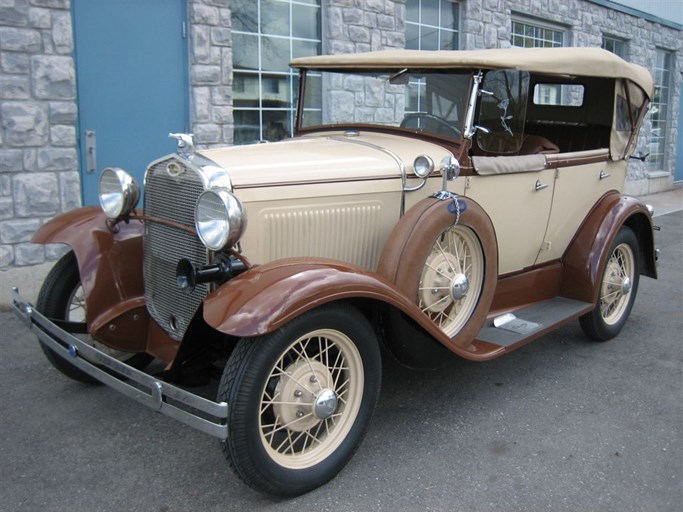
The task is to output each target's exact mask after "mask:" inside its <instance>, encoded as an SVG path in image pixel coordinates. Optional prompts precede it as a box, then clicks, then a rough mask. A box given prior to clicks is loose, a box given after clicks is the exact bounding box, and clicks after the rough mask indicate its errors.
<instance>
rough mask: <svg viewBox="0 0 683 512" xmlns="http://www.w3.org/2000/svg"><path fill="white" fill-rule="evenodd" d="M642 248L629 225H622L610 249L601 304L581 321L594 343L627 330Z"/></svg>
mask: <svg viewBox="0 0 683 512" xmlns="http://www.w3.org/2000/svg"><path fill="white" fill-rule="evenodd" d="M639 279H640V246H639V244H638V239H637V238H636V235H635V234H634V233H633V231H632V230H631V228H629V227H628V226H622V228H621V230H619V233H617V236H616V238H615V239H614V242H612V246H611V247H610V250H609V257H608V259H607V263H606V265H605V270H604V272H603V274H602V279H601V281H600V292H599V296H598V303H597V304H596V306H595V309H593V311H591V312H590V313H586V314H585V315H583V316H581V317H580V318H579V323H580V324H581V328H582V329H583V332H584V333H585V334H586V336H588V337H589V338H590V339H592V340H594V341H607V340H610V339H612V338H614V337H615V336H616V335H617V334H619V332H620V331H621V329H622V328H623V327H624V324H625V323H626V320H627V319H628V316H629V315H630V314H631V308H633V303H634V302H635V300H636V294H637V293H638V282H639Z"/></svg>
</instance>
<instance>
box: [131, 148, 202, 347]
mask: <svg viewBox="0 0 683 512" xmlns="http://www.w3.org/2000/svg"><path fill="white" fill-rule="evenodd" d="M172 161H173V162H174V163H176V164H179V165H180V168H181V169H182V172H180V173H179V174H178V175H177V176H172V175H171V174H170V173H169V172H168V170H167V168H168V164H169V163H170V162H172ZM174 171H176V172H177V168H175V169H174ZM174 174H175V173H174ZM203 191H204V185H203V182H202V180H201V178H200V177H199V176H198V175H197V173H196V172H195V171H194V170H193V169H191V168H190V167H188V166H186V165H184V164H183V163H182V162H181V161H180V160H177V159H175V158H170V159H168V160H164V161H162V162H157V163H156V164H154V165H152V166H151V167H150V168H149V169H148V170H147V174H146V177H145V215H147V216H149V217H156V218H159V219H164V220H168V221H171V222H174V223H177V224H181V225H183V226H187V227H190V228H194V208H195V204H196V202H197V198H198V197H199V195H200V194H201V193H202V192H203ZM183 258H187V259H189V260H190V261H191V262H192V264H193V265H195V266H200V267H201V266H204V265H206V264H207V263H208V253H207V249H206V247H204V245H203V244H202V243H201V241H200V240H199V237H198V236H197V235H195V234H192V233H189V232H187V231H184V230H182V229H180V228H179V227H174V226H169V225H167V224H164V223H161V222H155V221H154V220H148V221H146V222H145V238H144V276H145V300H146V302H147V309H148V310H149V313H150V315H152V318H154V320H156V321H157V323H158V324H159V325H160V326H161V327H162V328H163V329H164V330H166V332H168V333H169V335H170V336H171V337H172V338H174V339H176V340H182V338H183V336H184V335H185V332H186V331H187V328H188V327H189V324H190V321H191V320H192V317H193V316H194V315H195V313H196V312H197V309H198V308H199V306H200V304H201V302H202V300H203V299H204V298H205V297H206V296H207V294H208V293H209V287H208V285H207V284H201V285H197V287H196V288H195V290H194V291H193V292H192V293H191V294H187V293H185V292H182V291H181V290H180V289H179V288H178V287H177V286H176V280H175V269H176V265H177V264H178V261H180V260H181V259H183Z"/></svg>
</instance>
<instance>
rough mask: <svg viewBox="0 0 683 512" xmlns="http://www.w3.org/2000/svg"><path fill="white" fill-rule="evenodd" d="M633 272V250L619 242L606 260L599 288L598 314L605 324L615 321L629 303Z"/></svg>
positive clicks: (620, 316) (619, 317)
mask: <svg viewBox="0 0 683 512" xmlns="http://www.w3.org/2000/svg"><path fill="white" fill-rule="evenodd" d="M634 272H635V266H634V257H633V251H632V250H631V248H630V246H629V245H628V244H620V245H618V246H617V247H616V248H615V249H614V252H613V253H612V255H611V256H610V259H609V261H608V262H607V268H606V269H605V274H604V277H603V280H602V287H601V290H600V314H601V315H602V318H603V320H604V321H605V322H606V323H607V324H610V325H611V324H615V323H617V322H618V321H619V320H620V319H621V318H622V316H623V315H624V312H625V311H626V309H627V307H628V303H629V295H630V293H631V290H632V288H633V275H634Z"/></svg>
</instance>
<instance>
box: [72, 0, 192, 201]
mask: <svg viewBox="0 0 683 512" xmlns="http://www.w3.org/2000/svg"><path fill="white" fill-rule="evenodd" d="M186 13H187V5H186V0H142V1H141V0H74V1H73V16H74V37H75V45H76V73H77V83H78V122H79V143H80V156H81V184H82V191H83V204H86V205H91V204H98V197H97V186H98V180H99V175H100V172H101V171H102V170H103V169H105V168H106V167H121V168H122V169H125V170H126V171H128V172H129V173H130V174H132V175H133V176H135V178H136V179H137V180H138V183H140V186H142V181H143V176H144V172H145V167H146V166H147V164H148V163H149V162H150V161H151V160H153V159H156V158H159V157H160V156H163V155H165V154H168V153H171V152H172V151H174V147H175V144H174V141H172V140H170V139H168V133H169V132H184V131H187V129H188V128H187V127H188V125H189V107H188V104H189V97H188V74H187V38H186Z"/></svg>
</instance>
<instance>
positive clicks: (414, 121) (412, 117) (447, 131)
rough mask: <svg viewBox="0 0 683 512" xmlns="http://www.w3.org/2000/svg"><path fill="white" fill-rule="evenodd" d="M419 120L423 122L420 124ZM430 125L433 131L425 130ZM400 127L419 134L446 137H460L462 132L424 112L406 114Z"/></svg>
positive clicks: (441, 119) (440, 118) (443, 120)
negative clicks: (433, 134)
mask: <svg viewBox="0 0 683 512" xmlns="http://www.w3.org/2000/svg"><path fill="white" fill-rule="evenodd" d="M421 120H424V123H420V121H421ZM430 124H431V125H432V126H434V128H433V129H428V128H427V127H428V126H429V125H430ZM411 125H412V126H411ZM418 125H421V126H418ZM400 126H401V128H410V129H414V130H419V131H421V132H432V133H438V134H439V135H446V136H455V137H460V135H461V134H462V132H461V131H460V130H459V129H457V128H456V127H455V126H453V125H451V124H450V123H449V122H448V121H446V120H445V119H443V118H442V117H439V116H435V115H434V114H427V113H425V112H415V113H413V114H407V115H406V116H405V117H404V118H403V121H401V125H400Z"/></svg>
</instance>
